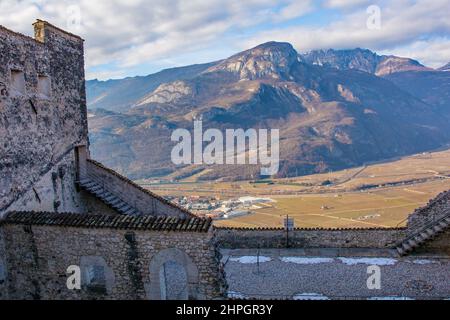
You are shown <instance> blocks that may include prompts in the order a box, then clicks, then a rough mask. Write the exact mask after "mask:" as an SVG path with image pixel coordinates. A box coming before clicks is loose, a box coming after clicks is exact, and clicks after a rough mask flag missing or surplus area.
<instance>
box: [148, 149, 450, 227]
mask: <svg viewBox="0 0 450 320" xmlns="http://www.w3.org/2000/svg"><path fill="white" fill-rule="evenodd" d="M148 187H149V189H151V190H152V191H154V192H156V193H159V194H161V195H172V196H173V195H178V196H179V195H200V196H214V197H217V198H219V199H232V198H236V197H242V196H246V195H249V196H261V197H270V198H272V199H273V200H274V202H272V203H265V204H262V205H260V207H261V208H260V209H256V210H252V214H250V215H247V216H241V217H236V218H234V219H229V220H218V221H216V222H215V224H216V225H218V226H232V227H281V225H282V219H283V218H284V217H285V216H286V215H289V216H290V217H292V218H294V220H295V225H296V227H327V228H347V227H362V228H364V227H367V228H372V227H396V226H404V225H405V224H406V219H407V217H408V216H409V214H411V213H412V212H414V210H415V209H416V208H419V207H421V206H423V205H425V204H426V203H427V202H428V201H429V200H430V199H432V198H434V197H435V196H436V195H437V194H439V193H440V192H442V191H445V190H449V189H450V150H445V151H439V152H433V153H424V154H419V155H414V156H409V157H405V158H402V159H398V160H393V161H390V162H385V163H378V164H371V165H367V166H363V167H359V168H352V169H348V170H342V171H338V172H330V173H326V174H316V175H310V176H304V177H296V178H289V179H274V180H264V181H242V182H228V183H225V182H217V183H215V182H195V181H194V182H192V181H180V182H179V183H176V184H156V185H150V186H148Z"/></svg>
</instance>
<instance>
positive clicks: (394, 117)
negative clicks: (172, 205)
mask: <svg viewBox="0 0 450 320" xmlns="http://www.w3.org/2000/svg"><path fill="white" fill-rule="evenodd" d="M449 65H450V64H447V65H446V66H444V67H442V68H440V69H432V68H428V67H426V66H424V65H422V64H420V63H419V62H418V61H415V60H413V59H408V58H401V57H396V56H382V55H378V54H376V53H374V52H372V51H370V50H367V49H352V50H332V49H330V50H318V51H312V52H309V53H305V54H299V53H298V52H297V51H296V50H295V49H294V48H293V46H292V45H290V44H289V43H280V42H269V43H264V44H261V45H259V46H257V47H255V48H252V49H249V50H246V51H243V52H240V53H238V54H236V55H234V56H231V57H229V58H227V59H224V60H220V61H216V62H211V63H207V64H200V65H192V66H187V67H180V68H173V69H167V70H164V71H161V72H159V73H155V74H152V75H149V76H145V77H133V78H125V79H120V80H109V81H98V80H92V81H87V84H86V87H87V97H88V110H89V114H88V117H89V129H90V141H91V152H92V154H93V156H94V157H95V158H96V159H98V160H100V161H102V162H104V163H105V164H107V165H109V166H111V167H113V168H115V169H117V170H118V171H119V172H121V173H124V174H126V175H127V176H129V177H130V178H132V179H145V178H154V177H162V176H163V177H167V178H170V179H175V180H177V179H182V178H186V177H192V176H194V177H195V178H196V179H201V180H240V179H256V178H259V177H260V176H259V172H260V168H259V167H258V166H250V165H233V166H227V165H214V166H203V165H187V166H183V167H179V166H175V165H174V164H172V162H171V160H170V154H171V150H172V148H173V146H174V145H175V143H174V142H171V140H170V136H171V133H172V132H173V130H174V129H176V128H186V129H192V127H193V120H194V119H200V118H201V119H203V125H204V127H205V129H207V128H218V129H221V130H225V129H231V128H236V129H237V128H243V129H248V128H268V129H270V128H277V129H280V171H279V173H278V177H288V176H295V175H302V174H311V173H319V172H326V171H329V170H337V169H342V168H347V167H352V166H358V165H361V164H364V163H367V162H372V161H378V160H383V159H388V158H393V157H397V156H402V155H407V154H413V153H417V152H423V151H427V150H432V149H436V148H439V147H442V146H444V145H446V144H448V143H449V142H450V72H449Z"/></svg>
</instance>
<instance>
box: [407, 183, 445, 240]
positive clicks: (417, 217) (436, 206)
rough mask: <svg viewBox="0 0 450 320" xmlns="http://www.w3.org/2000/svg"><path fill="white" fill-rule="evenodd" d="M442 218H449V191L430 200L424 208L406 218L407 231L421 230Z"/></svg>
mask: <svg viewBox="0 0 450 320" xmlns="http://www.w3.org/2000/svg"><path fill="white" fill-rule="evenodd" d="M444 217H450V190H449V191H446V192H442V193H441V194H439V195H438V196H437V197H436V198H434V199H431V200H430V201H429V202H428V204H427V205H426V206H424V207H422V208H418V209H416V210H415V211H414V213H413V214H411V215H410V216H409V217H408V229H409V230H410V232H414V231H416V230H421V229H423V228H425V227H426V226H427V225H429V224H433V223H435V222H436V221H439V220H440V219H442V218H444Z"/></svg>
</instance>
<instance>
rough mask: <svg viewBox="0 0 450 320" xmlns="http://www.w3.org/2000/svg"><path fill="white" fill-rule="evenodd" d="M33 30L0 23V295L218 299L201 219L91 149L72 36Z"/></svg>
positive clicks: (208, 236)
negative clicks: (72, 278)
mask: <svg viewBox="0 0 450 320" xmlns="http://www.w3.org/2000/svg"><path fill="white" fill-rule="evenodd" d="M34 30H35V37H34V38H31V37H27V36H24V35H22V34H18V33H16V32H13V31H11V30H8V29H6V28H4V27H1V26H0V139H1V140H0V299H214V298H220V297H221V296H222V295H223V291H224V288H225V285H224V277H223V273H222V271H221V269H220V256H219V252H218V250H217V245H216V242H215V235H214V231H213V227H212V226H211V221H210V220H208V219H200V218H196V217H195V216H193V215H192V214H191V213H190V212H188V211H186V210H184V209H182V208H180V207H178V206H176V205H174V204H172V203H170V202H168V201H166V200H165V199H163V198H161V197H159V196H157V195H156V194H153V193H152V192H150V191H148V190H145V189H143V188H141V187H140V186H138V185H136V184H135V183H133V182H132V181H130V180H128V179H127V178H126V177H123V176H121V175H120V174H118V173H117V172H115V171H113V170H111V169H109V168H107V167H105V166H103V165H102V164H100V163H98V162H95V161H94V160H92V159H90V156H89V139H88V127H87V109H86V94H85V76H84V48H83V39H81V38H80V37H78V36H76V35H73V34H70V33H68V32H66V31H64V30H61V29H59V28H57V27H55V26H53V25H51V24H50V23H48V22H45V21H41V20H38V21H37V22H36V23H34ZM70 266H72V267H74V268H79V269H80V277H81V278H80V279H81V283H82V286H81V288H80V290H78V289H77V290H69V289H68V287H67V283H66V281H67V277H68V274H67V272H68V270H67V268H68V267H70ZM69 271H70V270H69ZM172 278H173V279H172ZM167 279H169V280H170V279H172V280H171V281H169V280H167ZM174 279H175V280H174ZM91 282H92V283H91ZM182 283H185V285H184V286H183V285H180V284H182ZM174 292H178V293H177V294H175V293H174Z"/></svg>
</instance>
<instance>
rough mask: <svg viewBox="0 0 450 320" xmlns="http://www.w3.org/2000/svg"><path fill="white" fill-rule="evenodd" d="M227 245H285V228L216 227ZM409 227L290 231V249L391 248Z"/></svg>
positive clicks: (220, 240)
mask: <svg viewBox="0 0 450 320" xmlns="http://www.w3.org/2000/svg"><path fill="white" fill-rule="evenodd" d="M216 233H217V241H218V243H219V244H220V246H221V247H224V248H286V231H285V230H283V229H233V228H217V229H216ZM405 235H406V229H403V228H402V229H296V230H293V231H289V247H291V248H320V247H323V248H389V247H392V246H394V245H395V244H397V243H398V242H399V241H401V240H402V239H403V238H404V237H405Z"/></svg>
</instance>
